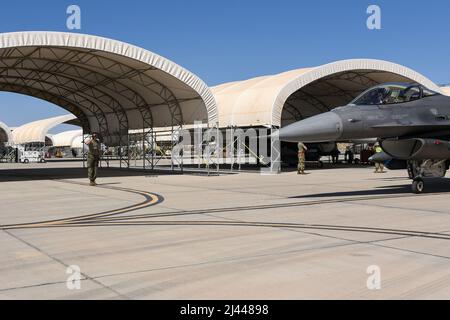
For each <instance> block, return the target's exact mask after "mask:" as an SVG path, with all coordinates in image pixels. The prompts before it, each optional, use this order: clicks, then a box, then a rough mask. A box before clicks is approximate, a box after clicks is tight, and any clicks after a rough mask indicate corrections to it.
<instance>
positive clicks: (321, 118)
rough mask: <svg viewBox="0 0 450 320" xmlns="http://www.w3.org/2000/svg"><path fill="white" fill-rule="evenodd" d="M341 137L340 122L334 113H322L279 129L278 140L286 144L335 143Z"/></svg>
mask: <svg viewBox="0 0 450 320" xmlns="http://www.w3.org/2000/svg"><path fill="white" fill-rule="evenodd" d="M341 135H342V121H341V118H340V117H339V116H338V115H337V114H336V113H334V112H326V113H322V114H319V115H317V116H313V117H311V118H307V119H305V120H302V121H298V122H295V123H293V124H291V125H288V126H286V127H283V128H281V129H280V140H281V141H288V142H299V141H301V142H308V143H315V142H327V141H336V140H337V139H339V137H340V136H341Z"/></svg>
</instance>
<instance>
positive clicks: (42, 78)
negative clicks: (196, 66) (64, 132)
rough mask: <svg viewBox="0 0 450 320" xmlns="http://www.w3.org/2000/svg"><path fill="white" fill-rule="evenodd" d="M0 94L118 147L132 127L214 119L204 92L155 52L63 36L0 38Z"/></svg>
mask: <svg viewBox="0 0 450 320" xmlns="http://www.w3.org/2000/svg"><path fill="white" fill-rule="evenodd" d="M0 91H10V92H17V93H21V94H26V95H30V96H34V97H38V98H41V99H44V100H47V101H50V102H52V103H54V104H57V105H59V106H61V107H63V108H65V109H66V110H68V111H69V112H71V113H72V114H74V115H76V116H77V118H78V119H79V120H80V121H81V124H82V126H83V129H84V130H85V132H94V131H95V132H99V133H100V134H101V135H102V136H103V137H104V139H105V141H106V142H107V143H109V144H110V145H114V144H116V145H118V144H120V143H121V142H123V141H121V139H122V136H124V135H126V132H128V130H130V129H142V128H143V127H144V128H146V127H158V126H179V125H183V124H189V123H193V122H194V121H196V120H199V121H205V122H206V121H209V122H212V123H215V122H216V121H217V116H218V114H217V108H216V104H215V100H214V97H213V95H212V93H211V92H210V90H209V88H208V86H207V85H206V84H205V83H204V82H203V81H202V80H201V79H199V78H198V77H197V76H195V75H194V74H192V73H191V72H189V71H188V70H186V69H185V68H183V67H181V66H179V65H177V64H176V63H174V62H172V61H170V60H168V59H166V58H164V57H161V56H159V55H157V54H155V53H153V52H150V51H148V50H145V49H142V48H139V47H137V46H133V45H130V44H127V43H124V42H120V41H116V40H112V39H107V38H102V37H98V36H92V35H83V34H75V33H62V32H16V33H4V34H0Z"/></svg>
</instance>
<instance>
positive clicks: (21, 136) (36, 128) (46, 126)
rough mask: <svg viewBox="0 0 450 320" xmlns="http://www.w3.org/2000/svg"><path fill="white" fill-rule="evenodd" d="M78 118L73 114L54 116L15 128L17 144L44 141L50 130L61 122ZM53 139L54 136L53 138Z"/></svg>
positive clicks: (14, 136)
mask: <svg viewBox="0 0 450 320" xmlns="http://www.w3.org/2000/svg"><path fill="white" fill-rule="evenodd" d="M74 119H76V117H75V116H74V115H73V114H67V115H64V116H59V117H53V118H49V119H44V120H38V121H34V122H30V123H27V124H25V125H23V126H20V127H18V128H16V129H14V130H13V132H12V135H13V140H14V143H15V144H27V143H34V142H41V143H44V142H45V140H46V137H48V132H49V131H50V130H51V129H53V128H54V127H56V126H59V125H60V124H63V123H67V122H70V121H72V120H74ZM51 139H52V140H53V137H52V138H51Z"/></svg>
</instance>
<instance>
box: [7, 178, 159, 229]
mask: <svg viewBox="0 0 450 320" xmlns="http://www.w3.org/2000/svg"><path fill="white" fill-rule="evenodd" d="M52 181H55V182H62V183H70V184H76V185H81V186H89V185H88V184H85V183H80V182H74V181H68V180H52ZM90 188H93V187H90ZM96 188H102V189H110V190H116V191H122V192H128V193H133V194H138V195H140V196H143V197H144V198H145V201H143V202H140V203H137V204H134V205H130V206H127V207H123V208H118V209H113V210H108V211H102V212H98V213H93V214H87V215H81V216H75V217H69V218H62V219H53V220H45V221H37V222H28V223H18V224H9V225H0V229H1V230H11V229H21V228H30V227H45V226H52V225H59V224H63V223H67V222H76V221H80V222H81V221H88V220H90V219H94V218H100V217H109V216H115V215H119V214H124V213H129V212H133V211H136V210H140V209H144V208H148V207H152V206H155V205H157V204H160V203H162V202H163V201H164V197H162V196H161V195H159V194H156V193H152V192H148V191H142V190H135V189H129V188H123V187H112V186H102V185H98V186H97V187H96Z"/></svg>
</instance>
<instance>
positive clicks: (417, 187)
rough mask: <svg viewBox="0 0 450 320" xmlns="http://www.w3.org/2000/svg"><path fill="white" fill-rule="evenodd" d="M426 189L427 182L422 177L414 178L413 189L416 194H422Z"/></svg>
mask: <svg viewBox="0 0 450 320" xmlns="http://www.w3.org/2000/svg"><path fill="white" fill-rule="evenodd" d="M424 189H425V183H424V182H423V180H422V179H420V178H416V179H414V181H413V183H412V191H413V192H414V193H415V194H420V193H422V192H423V190H424Z"/></svg>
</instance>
